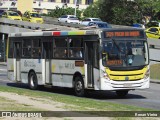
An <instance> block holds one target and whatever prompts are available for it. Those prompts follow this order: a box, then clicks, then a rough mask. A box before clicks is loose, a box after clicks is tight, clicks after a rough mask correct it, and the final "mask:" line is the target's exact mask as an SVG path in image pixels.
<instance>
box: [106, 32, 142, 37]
mask: <svg viewBox="0 0 160 120" xmlns="http://www.w3.org/2000/svg"><path fill="white" fill-rule="evenodd" d="M105 37H142V36H141V34H140V31H114V32H113V31H112V32H105Z"/></svg>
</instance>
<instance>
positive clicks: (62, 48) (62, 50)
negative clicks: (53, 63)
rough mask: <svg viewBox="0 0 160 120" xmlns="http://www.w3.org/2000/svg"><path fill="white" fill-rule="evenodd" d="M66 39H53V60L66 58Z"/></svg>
mask: <svg viewBox="0 0 160 120" xmlns="http://www.w3.org/2000/svg"><path fill="white" fill-rule="evenodd" d="M67 40H68V38H67V37H60V38H55V40H54V43H53V56H54V58H66V57H68V52H67Z"/></svg>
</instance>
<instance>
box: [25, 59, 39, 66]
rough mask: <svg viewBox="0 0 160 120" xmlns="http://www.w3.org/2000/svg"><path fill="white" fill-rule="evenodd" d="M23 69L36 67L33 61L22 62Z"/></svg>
mask: <svg viewBox="0 0 160 120" xmlns="http://www.w3.org/2000/svg"><path fill="white" fill-rule="evenodd" d="M24 67H36V65H35V64H34V62H33V61H26V60H25V61H24Z"/></svg>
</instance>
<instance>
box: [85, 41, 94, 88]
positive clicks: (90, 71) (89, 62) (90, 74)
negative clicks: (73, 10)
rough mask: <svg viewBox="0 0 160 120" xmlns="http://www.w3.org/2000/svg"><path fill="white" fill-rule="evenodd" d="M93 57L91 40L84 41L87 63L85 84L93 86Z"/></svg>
mask: <svg viewBox="0 0 160 120" xmlns="http://www.w3.org/2000/svg"><path fill="white" fill-rule="evenodd" d="M93 58H94V48H93V41H92V42H86V43H85V61H86V64H87V68H86V70H87V78H86V79H87V86H88V87H94V77H93Z"/></svg>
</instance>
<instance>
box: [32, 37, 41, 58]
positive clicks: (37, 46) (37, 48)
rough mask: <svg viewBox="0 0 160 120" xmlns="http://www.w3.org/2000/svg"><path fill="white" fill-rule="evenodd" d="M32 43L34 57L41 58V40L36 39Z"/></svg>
mask: <svg viewBox="0 0 160 120" xmlns="http://www.w3.org/2000/svg"><path fill="white" fill-rule="evenodd" d="M32 43H33V46H32V57H33V58H41V39H38V40H37V39H34V40H33V42H32Z"/></svg>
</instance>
